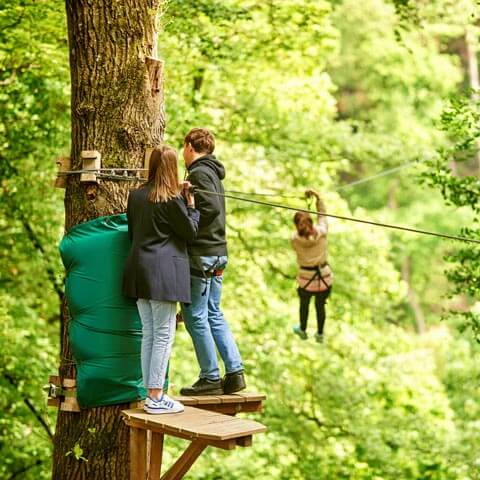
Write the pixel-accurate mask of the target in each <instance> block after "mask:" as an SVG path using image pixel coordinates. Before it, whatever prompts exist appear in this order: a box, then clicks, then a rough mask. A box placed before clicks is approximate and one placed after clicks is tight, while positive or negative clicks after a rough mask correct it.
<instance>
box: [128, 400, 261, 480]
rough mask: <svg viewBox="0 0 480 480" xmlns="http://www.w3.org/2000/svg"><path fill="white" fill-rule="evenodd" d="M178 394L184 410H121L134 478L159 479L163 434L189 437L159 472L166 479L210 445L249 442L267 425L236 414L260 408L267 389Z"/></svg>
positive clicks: (174, 476)
mask: <svg viewBox="0 0 480 480" xmlns="http://www.w3.org/2000/svg"><path fill="white" fill-rule="evenodd" d="M176 398H177V399H178V400H180V401H182V403H184V405H185V411H184V412H182V413H175V414H163V415H150V414H148V413H145V412H144V411H143V410H142V409H131V410H124V411H123V412H122V415H123V419H124V421H125V423H126V424H127V425H128V426H129V428H130V461H131V464H130V479H131V480H147V479H148V480H159V479H160V474H161V467H162V453H163V442H164V436H165V435H171V436H173V437H178V438H183V439H185V440H189V441H190V442H191V443H190V445H189V446H188V447H187V449H186V450H185V451H184V453H183V454H182V455H181V457H180V458H179V459H178V460H177V461H176V462H175V463H174V464H173V465H172V466H171V467H170V469H169V470H168V471H167V472H166V473H165V474H164V475H163V476H162V477H161V479H162V480H178V479H181V478H183V476H184V475H185V474H186V473H187V472H188V470H189V469H190V467H191V466H192V465H193V463H194V462H195V461H196V459H197V458H198V457H199V455H201V453H202V452H203V451H204V450H205V449H206V448H207V447H208V446H212V447H216V448H221V449H224V450H233V449H234V448H236V447H249V446H251V445H252V436H253V435H255V434H257V433H262V432H265V431H266V427H265V425H262V424H261V423H259V422H256V421H253V420H248V419H243V418H235V417H234V415H235V413H237V412H239V411H259V410H261V408H262V401H263V400H264V399H265V396H264V395H258V394H251V393H240V394H235V395H219V396H208V397H207V396H204V397H176ZM191 405H195V406H191ZM217 409H220V410H221V411H218V410H217ZM227 410H228V411H227ZM225 413H227V415H225Z"/></svg>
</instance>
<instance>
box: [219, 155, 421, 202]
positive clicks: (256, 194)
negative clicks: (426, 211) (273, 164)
mask: <svg viewBox="0 0 480 480" xmlns="http://www.w3.org/2000/svg"><path fill="white" fill-rule="evenodd" d="M416 164H418V162H416V161H414V162H408V163H404V164H402V165H399V166H398V167H393V168H387V169H386V170H382V171H381V172H378V173H376V174H374V175H370V176H369V177H364V178H361V179H359V180H355V181H354V182H350V183H346V184H345V185H339V186H338V187H335V188H333V190H334V191H336V192H338V191H340V190H345V189H347V188H351V187H354V186H356V185H361V184H362V183H367V182H370V181H371V180H376V179H377V178H381V177H385V176H387V175H391V174H392V173H395V172H398V171H400V170H403V169H405V168H409V167H411V166H412V165H416ZM270 190H274V189H273V188H271V189H270ZM225 193H233V194H240V195H249V196H253V197H279V198H295V199H303V198H304V195H301V194H297V195H285V194H281V193H268V192H240V191H238V190H225Z"/></svg>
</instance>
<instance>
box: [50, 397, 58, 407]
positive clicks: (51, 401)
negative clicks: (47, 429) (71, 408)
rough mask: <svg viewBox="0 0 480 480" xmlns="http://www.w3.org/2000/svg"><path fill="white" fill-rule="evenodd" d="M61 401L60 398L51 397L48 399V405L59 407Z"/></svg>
mask: <svg viewBox="0 0 480 480" xmlns="http://www.w3.org/2000/svg"><path fill="white" fill-rule="evenodd" d="M60 403H61V400H60V398H49V399H48V400H47V405H48V406H49V407H59V406H60Z"/></svg>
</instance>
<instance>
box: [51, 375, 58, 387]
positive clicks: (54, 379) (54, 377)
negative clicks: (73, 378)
mask: <svg viewBox="0 0 480 480" xmlns="http://www.w3.org/2000/svg"><path fill="white" fill-rule="evenodd" d="M48 383H52V384H53V385H55V386H57V387H59V386H60V375H49V376H48Z"/></svg>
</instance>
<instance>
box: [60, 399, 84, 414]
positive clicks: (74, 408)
mask: <svg viewBox="0 0 480 480" xmlns="http://www.w3.org/2000/svg"><path fill="white" fill-rule="evenodd" d="M60 410H62V411H64V412H79V411H80V405H79V404H78V402H77V399H76V398H75V397H65V400H64V401H63V402H62V403H61V404H60Z"/></svg>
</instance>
